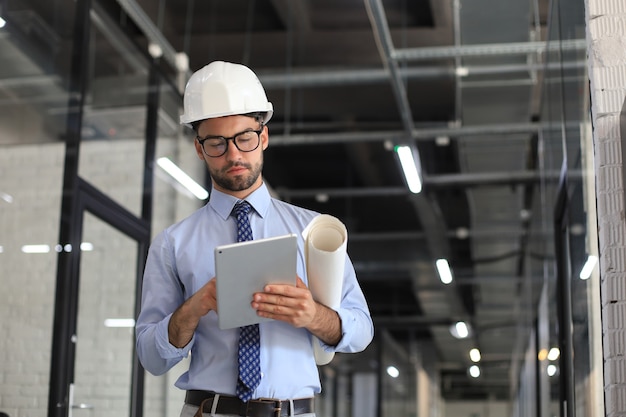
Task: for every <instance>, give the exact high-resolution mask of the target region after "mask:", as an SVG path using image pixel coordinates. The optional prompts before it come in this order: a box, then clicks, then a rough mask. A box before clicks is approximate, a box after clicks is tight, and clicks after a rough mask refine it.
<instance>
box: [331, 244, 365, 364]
mask: <svg viewBox="0 0 626 417" xmlns="http://www.w3.org/2000/svg"><path fill="white" fill-rule="evenodd" d="M337 314H338V315H339V318H340V319H341V334H342V336H341V340H340V341H339V343H338V344H337V346H330V345H326V344H324V343H322V346H323V348H324V350H326V351H329V352H333V351H334V352H343V353H355V352H361V351H362V350H364V349H365V348H366V347H367V346H368V345H369V344H370V342H371V341H372V339H373V337H374V324H373V322H372V318H371V316H370V312H369V308H368V306H367V301H366V300H365V296H364V295H363V291H362V290H361V287H360V285H359V283H358V281H357V278H356V273H355V271H354V267H353V265H352V262H351V261H350V258H349V257H348V256H347V255H346V264H345V268H344V277H343V289H342V295H341V304H340V306H339V308H338V309H337ZM320 343H321V342H320Z"/></svg>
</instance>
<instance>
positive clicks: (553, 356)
mask: <svg viewBox="0 0 626 417" xmlns="http://www.w3.org/2000/svg"><path fill="white" fill-rule="evenodd" d="M559 356H561V351H560V350H559V348H557V347H553V348H552V349H550V352H548V360H549V361H555V360H557V359H558V358H559Z"/></svg>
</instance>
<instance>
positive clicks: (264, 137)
mask: <svg viewBox="0 0 626 417" xmlns="http://www.w3.org/2000/svg"><path fill="white" fill-rule="evenodd" d="M269 136H270V135H269V129H268V128H267V126H263V131H262V132H261V146H262V149H263V150H266V149H267V147H268V146H270V139H269ZM196 142H197V141H196ZM200 150H202V149H200Z"/></svg>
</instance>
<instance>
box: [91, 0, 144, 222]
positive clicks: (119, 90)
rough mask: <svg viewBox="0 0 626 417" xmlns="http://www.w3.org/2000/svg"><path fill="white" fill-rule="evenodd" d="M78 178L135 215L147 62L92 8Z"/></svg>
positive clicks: (140, 178)
mask: <svg viewBox="0 0 626 417" xmlns="http://www.w3.org/2000/svg"><path fill="white" fill-rule="evenodd" d="M92 13H93V15H94V16H97V17H96V18H93V19H92V31H91V50H90V63H89V67H90V74H89V75H90V79H89V82H88V90H87V92H86V101H85V109H84V117H83V125H82V144H81V150H80V166H79V175H80V176H81V177H82V178H84V179H85V180H87V181H88V182H89V183H91V184H92V185H94V186H95V187H96V188H98V189H99V190H100V191H102V192H103V193H105V194H106V195H108V196H109V197H110V198H112V199H113V200H115V201H116V202H117V203H119V204H121V205H122V206H124V207H125V208H126V209H128V210H129V211H131V212H132V213H134V214H136V215H137V216H139V215H140V214H141V192H142V186H143V182H142V181H143V158H144V142H145V141H144V139H145V133H144V131H145V127H146V103H147V94H148V62H147V60H146V59H145V58H144V57H143V55H142V54H141V53H140V52H139V51H138V50H137V49H136V48H135V47H134V46H133V45H131V44H130V43H129V41H128V40H127V39H125V38H124V37H123V35H122V32H121V31H120V30H119V29H118V28H117V25H116V23H115V22H111V19H110V18H109V17H108V15H107V14H106V13H105V12H103V11H100V9H99V8H98V7H97V2H96V5H94V10H93V12H92Z"/></svg>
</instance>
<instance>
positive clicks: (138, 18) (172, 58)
mask: <svg viewBox="0 0 626 417" xmlns="http://www.w3.org/2000/svg"><path fill="white" fill-rule="evenodd" d="M117 3H118V4H119V5H120V7H122V9H123V10H124V11H125V12H126V14H128V16H130V18H131V19H133V22H135V24H136V25H137V26H138V27H139V29H141V31H142V32H143V33H144V35H146V38H148V41H149V42H150V43H153V44H155V45H157V46H158V47H159V48H160V49H161V52H162V54H163V58H165V60H166V61H167V62H168V63H169V64H170V65H171V66H172V68H174V69H176V70H178V71H180V72H183V71H184V72H188V68H186V62H184V61H185V60H181V56H180V55H179V54H178V53H177V52H176V50H175V49H174V47H173V46H172V45H171V44H170V43H169V41H168V40H167V38H166V37H165V35H163V33H162V32H161V30H160V29H159V28H158V27H156V25H155V24H154V22H152V20H151V19H150V17H149V16H148V15H147V14H146V12H145V11H144V10H143V9H142V8H141V6H140V5H139V4H137V2H136V1H135V0H117Z"/></svg>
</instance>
